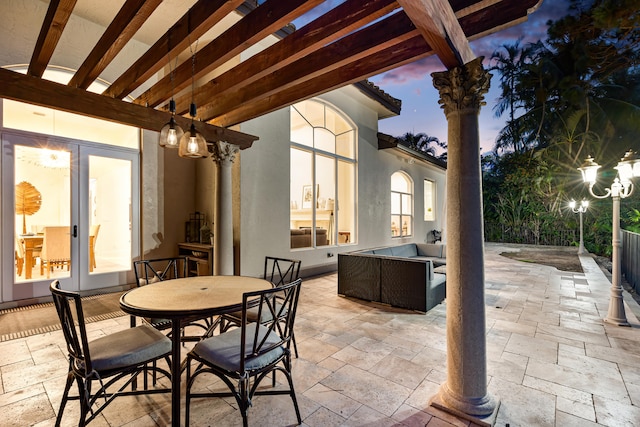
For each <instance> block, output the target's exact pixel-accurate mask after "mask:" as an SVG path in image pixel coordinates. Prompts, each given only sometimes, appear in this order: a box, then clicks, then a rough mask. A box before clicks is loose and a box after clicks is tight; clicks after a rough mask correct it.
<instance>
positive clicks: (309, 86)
mask: <svg viewBox="0 0 640 427" xmlns="http://www.w3.org/2000/svg"><path fill="white" fill-rule="evenodd" d="M432 54H433V50H432V49H431V48H430V47H429V45H428V44H427V42H425V41H424V38H423V37H422V35H420V34H419V33H416V35H415V36H414V37H413V38H411V39H410V40H407V41H405V42H404V43H402V44H400V45H395V46H391V47H389V48H387V49H384V50H381V51H378V52H376V53H375V54H374V55H372V56H369V57H367V58H364V59H362V60H360V61H356V62H352V63H349V64H347V65H345V66H344V67H342V68H339V69H336V70H333V71H331V72H328V73H326V74H322V75H319V76H317V77H315V78H313V79H311V80H307V81H304V82H302V83H299V84H297V85H295V86H292V87H289V88H288V89H286V90H283V91H280V92H277V93H275V94H273V95H271V96H269V97H266V98H262V99H260V100H259V101H255V102H251V103H248V104H245V105H242V106H239V107H237V108H235V109H233V110H231V111H229V112H227V113H225V114H223V115H221V116H219V117H216V118H215V119H214V120H211V121H210V122H209V123H212V124H216V125H218V126H231V125H232V124H238V123H242V122H245V121H247V120H251V119H254V118H256V117H259V116H262V115H264V114H267V113H270V112H273V111H276V110H279V109H281V108H283V107H285V106H288V105H291V104H294V103H296V102H299V101H302V100H305V99H309V98H312V97H314V96H318V95H321V94H323V93H325V92H329V91H331V90H334V89H338V88H340V87H343V86H346V85H348V84H351V83H355V82H358V81H361V80H362V79H365V78H367V77H370V76H372V75H376V74H380V73H383V72H385V71H388V70H391V69H394V68H397V67H400V66H402V65H405V64H408V63H410V62H413V61H416V60H418V59H421V58H424V57H427V56H429V55H432Z"/></svg>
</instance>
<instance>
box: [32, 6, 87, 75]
mask: <svg viewBox="0 0 640 427" xmlns="http://www.w3.org/2000/svg"><path fill="white" fill-rule="evenodd" d="M75 5H76V0H51V2H50V3H49V9H47V15H46V16H45V18H44V22H43V24H42V28H41V29H40V35H39V36H38V41H37V42H36V46H35V48H34V49H33V55H32V56H31V61H30V62H29V68H28V70H27V74H29V75H30V76H35V77H42V74H43V73H44V70H46V69H47V65H48V64H49V61H50V60H51V56H52V55H53V51H54V50H55V49H56V46H58V41H59V40H60V36H62V31H64V27H65V26H66V25H67V22H68V21H69V18H70V17H71V13H72V12H73V8H74V7H75Z"/></svg>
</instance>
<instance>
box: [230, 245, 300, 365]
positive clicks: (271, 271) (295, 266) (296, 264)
mask: <svg viewBox="0 0 640 427" xmlns="http://www.w3.org/2000/svg"><path fill="white" fill-rule="evenodd" d="M301 264H302V261H300V260H297V259H288V258H278V257H271V256H266V257H265V259H264V272H263V277H264V278H265V280H268V281H270V282H271V283H272V284H273V286H274V287H279V286H282V285H286V284H287V283H291V282H293V281H294V280H297V279H298V278H299V277H300V266H301ZM241 315H242V313H241V312H240V311H236V312H233V313H229V314H225V315H223V316H221V318H220V330H221V331H226V330H227V329H229V328H230V327H231V326H240V323H241ZM247 318H248V320H249V321H250V322H256V321H257V320H258V310H257V308H252V309H250V310H249V311H248V312H247ZM291 342H292V343H293V350H294V352H295V355H296V357H298V346H297V345H296V337H295V335H292V339H291Z"/></svg>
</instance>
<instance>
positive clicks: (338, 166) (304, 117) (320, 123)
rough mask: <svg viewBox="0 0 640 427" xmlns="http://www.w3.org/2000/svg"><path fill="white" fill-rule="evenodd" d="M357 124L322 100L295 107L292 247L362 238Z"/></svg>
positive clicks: (292, 158) (342, 242)
mask: <svg viewBox="0 0 640 427" xmlns="http://www.w3.org/2000/svg"><path fill="white" fill-rule="evenodd" d="M356 165H357V163H356V128H355V126H354V125H353V124H352V123H351V121H350V120H349V119H348V118H347V117H346V116H345V115H343V114H342V113H340V112H339V111H337V110H336V109H334V108H332V107H331V106H330V105H327V104H325V103H323V102H320V101H316V100H313V101H302V102H299V103H297V104H295V105H293V106H292V107H291V169H290V170H291V181H290V200H291V206H290V209H291V216H290V221H291V247H292V248H308V247H318V246H326V245H334V244H346V243H352V242H355V241H356V200H355V198H356V196H355V195H356Z"/></svg>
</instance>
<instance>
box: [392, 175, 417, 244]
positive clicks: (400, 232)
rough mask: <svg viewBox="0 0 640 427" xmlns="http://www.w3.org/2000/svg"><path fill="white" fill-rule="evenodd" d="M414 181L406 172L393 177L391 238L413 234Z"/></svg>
mask: <svg viewBox="0 0 640 427" xmlns="http://www.w3.org/2000/svg"><path fill="white" fill-rule="evenodd" d="M412 212H413V181H412V180H411V178H410V177H409V175H407V174H406V173H404V172H395V173H394V174H393V175H391V236H392V237H405V236H411V235H412V234H413V215H412Z"/></svg>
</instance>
